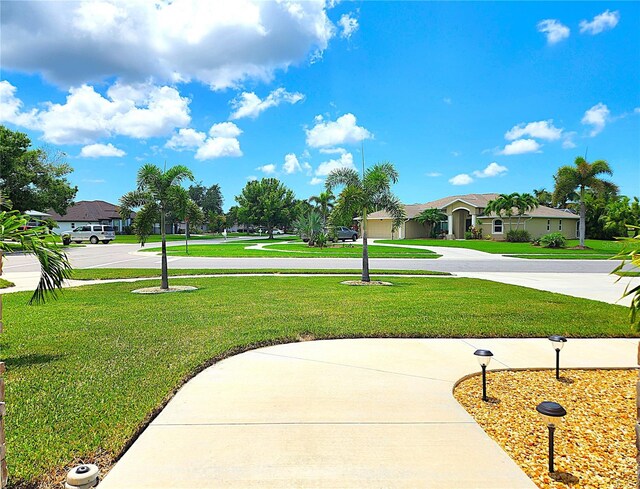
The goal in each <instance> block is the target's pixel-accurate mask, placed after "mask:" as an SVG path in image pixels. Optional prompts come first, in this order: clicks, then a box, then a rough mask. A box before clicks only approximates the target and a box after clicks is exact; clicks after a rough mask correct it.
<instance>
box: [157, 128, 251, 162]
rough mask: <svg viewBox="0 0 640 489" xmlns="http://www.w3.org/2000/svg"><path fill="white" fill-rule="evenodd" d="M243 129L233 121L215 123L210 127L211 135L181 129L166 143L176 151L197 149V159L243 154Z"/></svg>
mask: <svg viewBox="0 0 640 489" xmlns="http://www.w3.org/2000/svg"><path fill="white" fill-rule="evenodd" d="M240 134H242V130H241V129H240V128H239V127H238V126H236V125H235V124H234V123H233V122H220V123H218V124H213V125H212V126H211V128H210V129H209V137H207V135H206V134H205V133H204V132H200V131H196V130H195V129H191V128H186V129H180V130H179V131H178V132H177V133H176V134H174V135H173V136H171V139H169V140H168V141H167V143H166V144H165V147H166V148H169V149H173V150H175V151H185V150H189V151H195V152H196V154H195V155H194V158H195V159H197V160H201V161H202V160H212V159H215V158H223V157H225V156H227V157H238V156H242V150H241V149H240V141H238V139H237V138H238V136H240Z"/></svg>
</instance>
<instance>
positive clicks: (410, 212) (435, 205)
mask: <svg viewBox="0 0 640 489" xmlns="http://www.w3.org/2000/svg"><path fill="white" fill-rule="evenodd" d="M497 198H498V194H464V195H452V196H451V197H444V198H442V199H438V200H432V201H431V202H427V203H426V204H406V205H405V206H404V210H405V212H406V214H407V219H413V218H414V217H416V216H417V215H418V214H420V213H421V212H422V211H423V210H425V209H443V208H444V207H447V206H448V205H449V204H451V203H452V202H455V201H456V200H461V201H463V202H466V203H467V204H470V205H472V206H474V207H481V208H484V207H486V206H487V202H489V201H490V200H493V199H497ZM367 217H368V218H369V219H390V217H389V215H388V214H387V213H386V212H384V211H378V212H373V213H372V214H369V215H368V216H367Z"/></svg>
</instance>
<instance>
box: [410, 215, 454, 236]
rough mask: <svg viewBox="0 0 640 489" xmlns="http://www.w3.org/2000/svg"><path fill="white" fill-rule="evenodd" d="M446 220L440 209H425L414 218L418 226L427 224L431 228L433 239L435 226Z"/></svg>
mask: <svg viewBox="0 0 640 489" xmlns="http://www.w3.org/2000/svg"><path fill="white" fill-rule="evenodd" d="M446 218H447V215H446V214H445V213H444V212H442V211H441V210H440V209H435V208H433V209H425V210H423V211H422V212H421V213H420V214H418V215H417V216H416V221H418V222H419V223H420V224H428V225H429V226H430V228H431V236H432V237H435V225H436V224H438V223H439V222H440V221H443V220H444V219H446Z"/></svg>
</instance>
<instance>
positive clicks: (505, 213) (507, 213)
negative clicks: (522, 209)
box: [485, 193, 518, 231]
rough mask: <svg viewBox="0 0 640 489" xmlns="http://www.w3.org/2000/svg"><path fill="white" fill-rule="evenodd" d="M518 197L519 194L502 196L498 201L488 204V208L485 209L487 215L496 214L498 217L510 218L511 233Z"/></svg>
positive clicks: (491, 201)
mask: <svg viewBox="0 0 640 489" xmlns="http://www.w3.org/2000/svg"><path fill="white" fill-rule="evenodd" d="M517 195H518V194H517V193H512V194H500V195H499V196H498V198H497V199H494V200H490V201H489V202H487V207H485V213H486V214H490V213H492V212H494V213H495V214H496V215H497V216H498V217H508V218H509V231H511V216H513V208H514V207H515V201H516V196H517Z"/></svg>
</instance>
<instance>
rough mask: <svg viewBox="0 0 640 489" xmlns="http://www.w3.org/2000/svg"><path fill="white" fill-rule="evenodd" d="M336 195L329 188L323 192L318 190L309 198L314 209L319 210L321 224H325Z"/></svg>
mask: <svg viewBox="0 0 640 489" xmlns="http://www.w3.org/2000/svg"><path fill="white" fill-rule="evenodd" d="M335 200H336V197H335V195H333V192H332V191H331V189H329V190H326V191H324V192H320V194H319V195H314V196H312V197H310V198H309V202H310V203H312V204H315V206H316V209H318V211H320V215H321V216H322V222H323V224H325V225H326V224H327V218H328V217H329V214H330V213H331V210H332V209H333V207H334V205H335Z"/></svg>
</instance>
